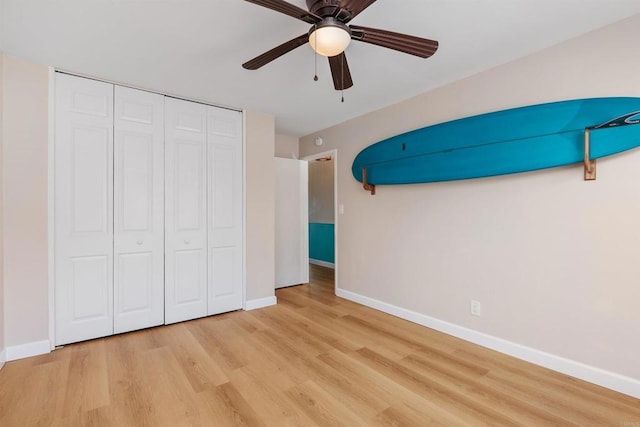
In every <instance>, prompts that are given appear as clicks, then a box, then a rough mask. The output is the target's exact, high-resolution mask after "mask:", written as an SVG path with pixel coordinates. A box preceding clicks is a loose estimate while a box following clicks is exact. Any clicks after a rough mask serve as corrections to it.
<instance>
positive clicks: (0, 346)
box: [0, 51, 5, 365]
mask: <svg viewBox="0 0 640 427" xmlns="http://www.w3.org/2000/svg"><path fill="white" fill-rule="evenodd" d="M3 64H4V54H3V53H2V52H1V51H0V365H2V363H3V361H4V347H5V346H4V251H3V248H4V227H3V224H4V221H3V212H4V203H3V200H4V192H3V191H2V183H3V179H2V176H3V175H4V172H3V171H4V167H3V165H2V134H3V133H4V132H3V130H4V126H3V123H2V104H3V93H4V90H3V86H4V79H3V77H2V76H3V73H2V69H3Z"/></svg>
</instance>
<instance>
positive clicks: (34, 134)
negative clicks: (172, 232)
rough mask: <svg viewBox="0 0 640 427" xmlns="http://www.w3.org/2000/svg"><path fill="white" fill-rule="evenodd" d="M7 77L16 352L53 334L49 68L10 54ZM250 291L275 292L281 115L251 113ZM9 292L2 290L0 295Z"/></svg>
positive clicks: (5, 127) (8, 271)
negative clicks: (275, 183)
mask: <svg viewBox="0 0 640 427" xmlns="http://www.w3.org/2000/svg"><path fill="white" fill-rule="evenodd" d="M3 59H4V60H3V67H2V69H3V78H2V83H3V84H2V89H3V91H2V92H3V94H2V100H3V107H4V108H3V113H4V114H3V121H2V148H3V153H2V162H1V163H0V164H1V165H2V168H1V169H2V174H3V184H4V187H3V188H4V205H3V208H4V209H2V211H3V214H4V228H3V229H2V241H3V243H4V267H5V268H4V275H3V279H4V281H3V282H2V281H0V294H1V290H2V284H3V285H4V304H0V314H1V313H2V310H3V309H4V328H1V326H2V324H1V323H2V320H1V319H2V316H0V329H3V330H4V332H5V336H4V340H5V341H4V342H5V344H6V346H7V349H8V350H12V354H13V355H14V356H16V357H18V356H19V355H22V354H29V353H33V352H41V351H42V349H43V348H44V349H46V348H47V346H46V345H44V346H43V345H34V344H36V343H38V344H47V342H46V340H48V339H49V311H48V307H49V293H48V292H49V291H48V276H47V269H48V236H47V138H48V135H47V126H48V117H47V115H48V110H47V107H48V89H49V88H48V67H46V66H44V65H40V64H34V63H30V62H27V61H24V60H22V59H19V58H15V57H11V56H7V55H5V56H4V58H3ZM246 128H247V136H246V156H247V168H248V171H247V183H246V191H247V202H246V204H247V208H246V210H247V264H246V268H247V271H248V274H247V297H248V298H269V297H271V298H275V297H273V295H274V260H273V251H274V231H273V230H274V217H273V206H274V205H273V200H274V186H273V180H274V173H273V153H274V118H273V116H268V115H264V114H260V113H255V112H248V113H247V118H246ZM0 298H1V297H0ZM0 337H1V333H0Z"/></svg>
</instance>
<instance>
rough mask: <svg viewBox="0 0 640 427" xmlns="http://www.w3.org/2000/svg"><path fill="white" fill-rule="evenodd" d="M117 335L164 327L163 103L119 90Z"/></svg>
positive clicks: (146, 94)
mask: <svg viewBox="0 0 640 427" xmlns="http://www.w3.org/2000/svg"><path fill="white" fill-rule="evenodd" d="M114 125H115V126H114V129H115V140H114V153H115V155H114V163H115V177H114V209H115V218H114V227H115V232H114V280H115V282H114V302H115V313H114V330H115V332H116V333H120V332H127V331H131V330H135V329H141V328H147V327H151V326H156V325H160V324H163V323H164V97H163V96H162V95H157V94H153V93H149V92H144V91H139V90H135V89H129V88H125V87H120V86H116V87H115V122H114Z"/></svg>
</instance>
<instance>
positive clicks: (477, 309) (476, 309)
mask: <svg viewBox="0 0 640 427" xmlns="http://www.w3.org/2000/svg"><path fill="white" fill-rule="evenodd" d="M481 311H482V307H481V305H480V301H476V300H471V314H472V315H473V316H480V313H481Z"/></svg>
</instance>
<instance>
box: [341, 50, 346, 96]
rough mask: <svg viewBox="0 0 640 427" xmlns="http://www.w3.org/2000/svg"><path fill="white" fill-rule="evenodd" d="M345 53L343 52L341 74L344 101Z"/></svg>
mask: <svg viewBox="0 0 640 427" xmlns="http://www.w3.org/2000/svg"><path fill="white" fill-rule="evenodd" d="M344 58H345V56H344V53H343V54H342V61H340V70H341V71H340V74H341V75H342V102H344Z"/></svg>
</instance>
